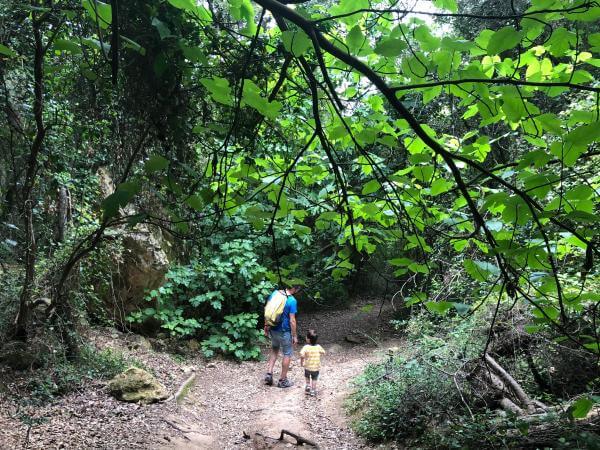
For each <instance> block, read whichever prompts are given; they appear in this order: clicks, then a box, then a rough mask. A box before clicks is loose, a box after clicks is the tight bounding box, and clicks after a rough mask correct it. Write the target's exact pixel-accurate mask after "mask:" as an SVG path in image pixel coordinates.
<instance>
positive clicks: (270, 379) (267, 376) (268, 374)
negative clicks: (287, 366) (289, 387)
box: [265, 373, 273, 386]
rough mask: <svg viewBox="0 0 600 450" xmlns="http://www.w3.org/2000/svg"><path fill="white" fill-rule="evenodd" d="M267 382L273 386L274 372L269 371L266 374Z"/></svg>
mask: <svg viewBox="0 0 600 450" xmlns="http://www.w3.org/2000/svg"><path fill="white" fill-rule="evenodd" d="M265 384H266V385H267V386H273V374H272V373H267V374H266V375H265Z"/></svg>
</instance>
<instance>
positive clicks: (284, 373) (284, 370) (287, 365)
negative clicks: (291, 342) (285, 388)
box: [279, 356, 292, 380]
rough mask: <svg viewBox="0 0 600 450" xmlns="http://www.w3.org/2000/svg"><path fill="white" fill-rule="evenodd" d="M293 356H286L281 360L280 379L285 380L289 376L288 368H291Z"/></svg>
mask: <svg viewBox="0 0 600 450" xmlns="http://www.w3.org/2000/svg"><path fill="white" fill-rule="evenodd" d="M291 360H292V358H291V357H290V356H284V357H283V360H282V361H281V376H280V377H279V379H281V380H285V379H286V378H287V373H288V369H289V368H290V361H291Z"/></svg>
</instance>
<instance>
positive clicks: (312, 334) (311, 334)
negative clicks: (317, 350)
mask: <svg viewBox="0 0 600 450" xmlns="http://www.w3.org/2000/svg"><path fill="white" fill-rule="evenodd" d="M306 339H308V342H310V345H317V339H319V335H318V334H317V332H316V331H315V330H308V333H306Z"/></svg>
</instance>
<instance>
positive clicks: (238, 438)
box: [158, 305, 400, 449]
mask: <svg viewBox="0 0 600 450" xmlns="http://www.w3.org/2000/svg"><path fill="white" fill-rule="evenodd" d="M389 313H390V311H389V310H387V309H385V310H384V311H383V312H382V314H381V315H380V314H379V309H378V306H376V307H375V308H373V309H371V310H369V308H368V307H367V308H364V305H352V306H351V307H350V308H346V309H342V310H331V311H327V312H322V311H321V312H317V313H306V314H299V315H298V332H299V334H300V335H301V336H302V335H304V334H305V332H306V330H307V329H309V328H315V329H316V330H318V332H319V335H320V337H319V343H320V344H321V345H322V346H323V347H324V348H325V350H326V351H327V354H326V355H325V357H324V358H323V360H322V369H321V375H320V379H319V385H318V388H319V393H318V396H317V397H311V396H307V395H306V394H305V393H304V370H303V368H302V367H300V360H299V355H298V351H299V349H300V348H301V345H302V343H299V345H298V346H297V347H296V349H295V353H294V358H293V360H292V367H291V369H290V373H289V378H290V379H291V380H292V381H293V382H294V386H292V387H291V388H287V389H280V388H277V387H275V386H266V385H264V383H263V382H262V379H263V377H264V373H265V367H266V363H265V362H264V361H261V362H244V363H242V364H239V363H234V362H231V361H219V362H216V363H214V364H209V365H208V366H206V367H204V368H200V369H198V371H197V381H196V383H195V385H194V387H193V388H192V389H191V390H190V392H189V394H188V396H187V397H186V398H185V400H184V401H183V403H182V404H181V405H180V407H179V409H178V411H177V413H176V414H175V415H173V416H171V417H169V418H167V420H168V421H169V422H170V423H171V424H172V425H173V426H174V427H175V428H179V429H181V430H185V431H186V432H185V433H182V435H180V436H177V437H174V438H172V439H171V440H170V443H169V444H166V443H165V444H166V445H164V444H161V446H159V447H158V448H164V449H251V448H293V447H295V446H294V445H293V444H292V443H294V442H295V440H294V439H293V438H290V437H287V438H286V439H285V440H284V441H283V442H281V443H278V444H276V445H273V443H272V442H269V444H268V446H264V445H265V442H264V440H261V439H258V440H257V439H254V440H252V439H245V438H244V433H246V434H247V435H250V436H255V434H256V433H260V434H262V435H264V436H268V437H274V438H276V437H279V435H280V433H281V430H282V429H286V430H289V431H291V432H293V433H296V434H298V435H300V436H302V437H304V438H307V439H310V440H311V441H314V442H316V443H317V444H318V445H319V447H320V448H321V449H358V448H370V447H369V445H367V444H366V443H365V442H363V441H362V440H361V439H359V438H358V437H357V436H356V435H355V434H354V433H353V432H352V431H351V430H350V429H349V424H348V421H347V418H346V416H345V414H344V407H343V402H344V399H345V398H346V397H347V395H348V394H349V393H350V391H351V389H352V387H351V386H350V380H352V379H353V378H354V377H355V376H357V375H359V374H360V373H361V372H362V371H363V369H364V368H365V367H366V365H367V364H368V363H371V362H375V361H378V360H380V359H381V358H382V357H383V356H384V355H385V354H386V353H387V349H388V348H389V347H393V346H398V345H399V344H400V341H399V340H398V339H397V338H395V337H394V335H393V333H392V331H391V330H390V329H389V326H388V322H389ZM348 339H350V340H356V342H348ZM268 351H269V348H268V347H265V349H264V352H265V355H268ZM280 361H281V359H279V360H278V364H277V366H276V368H275V373H274V378H275V379H277V378H278V374H279V371H280V369H281V364H280Z"/></svg>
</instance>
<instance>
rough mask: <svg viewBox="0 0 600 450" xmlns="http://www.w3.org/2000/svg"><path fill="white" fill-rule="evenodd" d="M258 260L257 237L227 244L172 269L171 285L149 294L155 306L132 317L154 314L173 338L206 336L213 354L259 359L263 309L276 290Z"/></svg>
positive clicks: (134, 319) (207, 351) (139, 318)
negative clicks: (255, 248) (261, 312)
mask: <svg viewBox="0 0 600 450" xmlns="http://www.w3.org/2000/svg"><path fill="white" fill-rule="evenodd" d="M258 261H259V257H258V255H257V254H256V252H255V250H254V246H253V243H252V242H251V241H249V240H243V239H240V240H235V241H231V242H226V243H224V244H222V245H221V246H220V248H219V249H218V250H213V251H211V252H209V253H208V254H205V255H203V258H202V259H201V260H195V261H192V262H191V263H190V264H188V265H183V266H176V267H173V268H172V269H171V270H169V272H168V273H167V275H166V277H165V278H166V281H165V283H164V284H163V285H162V286H161V287H160V288H158V289H155V290H152V291H150V293H149V294H148V296H147V298H146V300H147V301H148V302H149V303H150V304H152V305H153V306H149V307H148V308H145V309H144V310H142V311H138V312H135V313H133V314H131V316H130V317H129V320H130V321H132V322H135V323H142V322H144V321H145V320H148V319H150V318H152V319H155V320H157V321H158V322H159V323H160V326H161V327H162V328H163V329H165V330H168V331H169V332H170V333H171V335H173V336H179V337H193V336H197V337H199V338H202V339H203V341H202V344H201V345H202V350H203V352H204V354H205V355H206V356H207V357H211V356H213V355H214V354H215V353H221V354H223V355H226V356H232V357H234V358H236V359H240V360H247V359H255V358H258V357H259V356H260V350H259V347H258V344H259V343H260V342H261V340H262V335H261V333H260V332H259V331H258V329H257V327H258V318H259V314H258V313H259V311H261V310H262V307H263V305H264V301H265V298H266V297H267V296H268V294H269V293H270V292H271V290H272V289H273V285H272V284H271V283H270V282H269V281H267V280H266V277H267V269H266V268H265V267H264V266H263V265H261V264H260V263H259V262H258Z"/></svg>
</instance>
